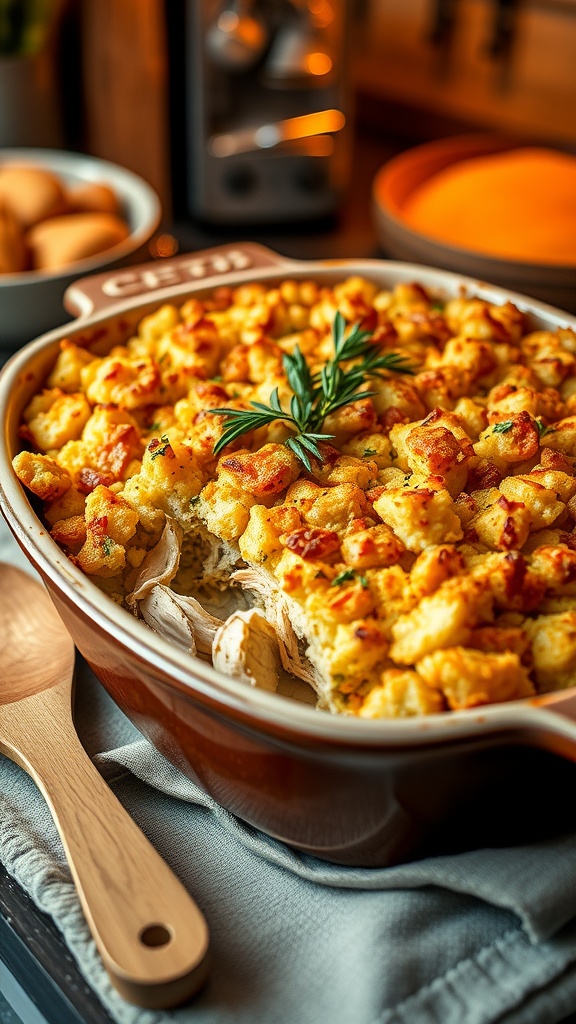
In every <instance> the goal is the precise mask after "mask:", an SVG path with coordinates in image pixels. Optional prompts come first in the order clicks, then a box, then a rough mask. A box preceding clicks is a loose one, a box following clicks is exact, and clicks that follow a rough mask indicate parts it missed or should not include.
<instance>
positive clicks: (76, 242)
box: [26, 213, 130, 270]
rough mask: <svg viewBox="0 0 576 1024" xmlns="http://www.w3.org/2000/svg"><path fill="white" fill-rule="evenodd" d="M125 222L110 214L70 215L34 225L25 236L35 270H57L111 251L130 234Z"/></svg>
mask: <svg viewBox="0 0 576 1024" xmlns="http://www.w3.org/2000/svg"><path fill="white" fill-rule="evenodd" d="M129 233H130V232H129V228H128V225H127V224H126V223H125V221H123V220H121V218H120V217H116V216H114V215H113V214H110V213H71V214H68V215H67V216H64V217H52V218H51V219H50V220H46V221H43V222H42V223H41V224H36V226H35V227H33V228H31V230H30V231H29V232H28V234H27V235H26V243H27V245H28V247H29V249H30V251H31V254H32V265H33V266H34V268H35V269H37V270H57V269H58V268H59V267H64V266H66V265H67V264H69V263H74V262H75V261H76V260H83V259H86V257H88V256H94V255H96V253H99V252H104V251H105V250H106V249H111V248H112V246H113V245H118V243H119V242H122V241H124V239H125V238H127V236H128V235H129Z"/></svg>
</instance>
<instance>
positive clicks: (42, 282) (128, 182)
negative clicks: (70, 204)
mask: <svg viewBox="0 0 576 1024" xmlns="http://www.w3.org/2000/svg"><path fill="white" fill-rule="evenodd" d="M7 163H18V164H33V165H35V166H37V167H41V168H45V169H46V170H49V171H52V172H54V173H55V174H56V175H57V176H58V177H59V178H60V179H61V180H62V181H63V182H64V184H65V185H76V184H82V183H84V182H89V183H91V182H94V183H96V182H98V183H102V184H106V185H109V186H110V187H111V188H112V189H113V190H114V192H115V193H116V195H117V196H118V199H119V200H120V205H121V209H122V215H123V217H124V218H125V220H126V221H127V222H128V225H129V228H130V234H129V235H128V237H127V238H125V239H124V241H123V242H120V243H119V244H118V245H115V246H113V247H112V248H111V249H107V250H106V251H105V252H101V253H98V254H97V255H95V256H90V257H88V258H87V259H84V260H78V261H77V262H75V263H72V264H70V265H69V266H67V267H64V268H62V269H61V270H55V271H43V270H27V271H24V272H22V273H19V274H0V349H2V350H4V351H5V352H6V351H10V350H12V349H15V348H18V347H19V346H20V345H22V344H24V343H25V342H27V341H31V340H32V339H34V338H36V337H37V336H38V335H40V334H44V332H45V331H49V330H51V329H52V328H53V327H58V326H60V325H61V324H64V323H66V321H67V320H69V319H70V317H69V315H68V313H67V312H66V311H65V309H64V307H63V305H62V297H63V295H64V292H65V291H66V288H67V287H68V285H69V284H71V283H72V282H73V281H74V280H76V278H79V277H85V276H86V274H90V273H91V272H92V271H97V270H100V271H102V270H108V269H112V268H113V267H118V266H123V265H125V264H126V263H132V262H136V261H137V260H138V259H142V258H143V256H145V254H146V249H145V247H146V244H147V242H149V240H150V238H151V237H152V235H153V234H154V231H155V230H156V228H157V227H158V223H159V221H160V214H161V207H160V200H159V198H158V196H157V195H156V193H155V192H154V190H153V189H152V188H151V187H150V185H148V184H147V183H146V182H145V181H144V180H143V179H142V178H139V177H138V175H136V174H133V173H132V171H128V170H126V169H125V168H124V167H118V166H117V165H116V164H112V163H109V162H108V161H106V160H99V159H97V158H96V157H93V156H86V155H83V154H80V153H68V152H64V151H61V150H50V149H0V166H2V165H3V164H7Z"/></svg>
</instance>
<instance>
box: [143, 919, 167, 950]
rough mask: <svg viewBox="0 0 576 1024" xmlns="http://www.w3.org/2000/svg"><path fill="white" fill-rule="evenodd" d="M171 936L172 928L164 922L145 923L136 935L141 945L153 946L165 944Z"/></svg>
mask: <svg viewBox="0 0 576 1024" xmlns="http://www.w3.org/2000/svg"><path fill="white" fill-rule="evenodd" d="M172 937H173V933H172V930H171V929H170V928H168V927H167V926H166V925H164V924H147V925H146V927H145V928H143V929H142V931H141V932H140V935H139V936H138V938H139V939H140V942H141V943H142V945H143V946H148V947H153V948H157V947H159V946H167V945H168V943H169V942H171V941H172Z"/></svg>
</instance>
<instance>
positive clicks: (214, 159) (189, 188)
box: [184, 0, 350, 224]
mask: <svg viewBox="0 0 576 1024" xmlns="http://www.w3.org/2000/svg"><path fill="white" fill-rule="evenodd" d="M346 5H347V0H187V2H186V17H185V25H184V32H185V54H186V56H185V75H184V90H185V104H184V106H185V121H186V128H185V148H186V159H185V162H186V184H185V188H186V197H187V206H188V209H189V212H190V213H192V214H194V215H196V216H198V217H200V218H203V219H205V220H208V221H211V222H215V223H235V224H241V223H257V222H264V221H266V222H274V221H286V220H298V219H306V218H311V217H318V216H322V215H326V214H329V213H331V212H332V211H333V210H334V209H335V207H336V206H337V204H338V201H339V199H340V196H341V193H342V190H343V188H344V187H345V184H346V181H347V176H348V167H349V160H350V152H349V149H350V140H349V137H348V128H349V124H348V122H349V119H350V114H349V103H348V96H347V75H346V47H345V37H346V24H345V22H346Z"/></svg>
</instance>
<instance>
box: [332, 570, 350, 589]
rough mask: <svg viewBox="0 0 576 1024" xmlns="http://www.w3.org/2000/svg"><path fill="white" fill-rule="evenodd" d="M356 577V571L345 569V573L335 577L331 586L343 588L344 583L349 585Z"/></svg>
mask: <svg viewBox="0 0 576 1024" xmlns="http://www.w3.org/2000/svg"><path fill="white" fill-rule="evenodd" d="M355 577H356V573H355V572H354V569H344V570H343V572H339V573H338V575H337V576H335V577H334V579H333V580H332V583H331V584H330V586H331V587H341V586H342V584H343V583H348V582H349V581H350V580H353V579H355Z"/></svg>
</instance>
